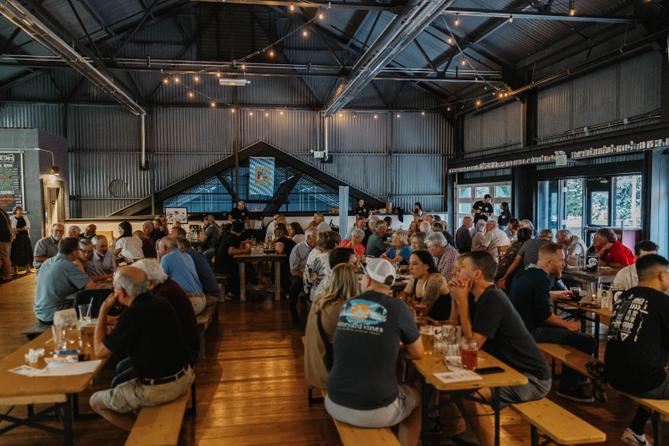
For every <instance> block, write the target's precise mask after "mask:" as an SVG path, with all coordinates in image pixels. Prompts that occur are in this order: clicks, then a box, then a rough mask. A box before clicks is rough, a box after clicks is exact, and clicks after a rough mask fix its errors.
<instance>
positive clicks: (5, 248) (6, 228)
mask: <svg viewBox="0 0 669 446" xmlns="http://www.w3.org/2000/svg"><path fill="white" fill-rule="evenodd" d="M11 246H12V225H11V223H10V222H9V215H7V213H6V212H5V210H4V209H0V280H1V281H3V282H6V281H9V280H12V261H11V259H10V257H9V248H10V247H11Z"/></svg>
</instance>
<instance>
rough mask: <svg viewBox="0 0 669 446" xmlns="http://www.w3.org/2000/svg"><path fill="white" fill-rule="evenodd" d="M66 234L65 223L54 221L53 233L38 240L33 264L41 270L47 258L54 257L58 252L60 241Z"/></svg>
mask: <svg viewBox="0 0 669 446" xmlns="http://www.w3.org/2000/svg"><path fill="white" fill-rule="evenodd" d="M64 235H65V225H63V224H62V223H54V224H53V226H51V235H50V236H48V237H43V238H41V239H39V240H37V243H35V251H34V252H33V258H34V259H35V260H33V266H34V267H35V269H37V270H39V268H40V266H42V263H44V261H45V260H47V259H49V258H51V257H54V256H55V255H56V254H58V243H59V242H60V241H61V240H62V239H63V236H64Z"/></svg>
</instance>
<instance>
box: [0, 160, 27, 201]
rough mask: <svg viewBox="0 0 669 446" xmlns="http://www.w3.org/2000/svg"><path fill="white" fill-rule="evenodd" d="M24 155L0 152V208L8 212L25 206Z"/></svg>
mask: <svg viewBox="0 0 669 446" xmlns="http://www.w3.org/2000/svg"><path fill="white" fill-rule="evenodd" d="M24 191H25V189H24V179H23V153H21V152H0V207H1V208H2V209H4V210H5V211H6V212H11V211H12V210H14V206H25V203H24V196H25V194H24Z"/></svg>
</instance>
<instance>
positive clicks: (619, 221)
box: [613, 175, 641, 228]
mask: <svg viewBox="0 0 669 446" xmlns="http://www.w3.org/2000/svg"><path fill="white" fill-rule="evenodd" d="M613 187H614V191H615V222H614V226H616V227H618V228H641V175H625V176H619V177H615V178H614V182H613Z"/></svg>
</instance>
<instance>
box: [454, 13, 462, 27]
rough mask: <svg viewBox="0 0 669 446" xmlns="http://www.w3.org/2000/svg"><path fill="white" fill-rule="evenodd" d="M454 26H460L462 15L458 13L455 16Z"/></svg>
mask: <svg viewBox="0 0 669 446" xmlns="http://www.w3.org/2000/svg"><path fill="white" fill-rule="evenodd" d="M453 24H454V25H455V26H460V15H459V14H457V13H456V14H455V20H454V21H453Z"/></svg>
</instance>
